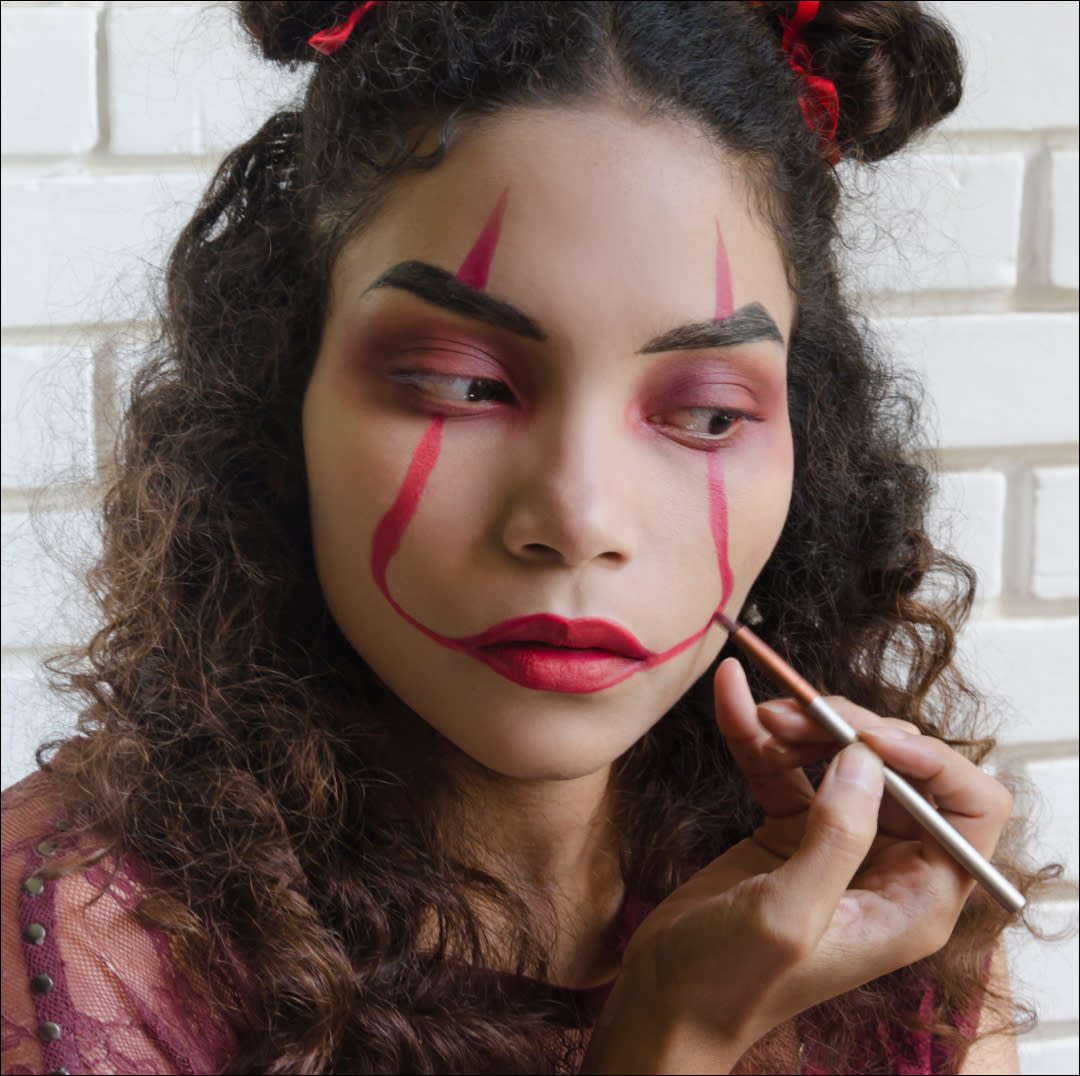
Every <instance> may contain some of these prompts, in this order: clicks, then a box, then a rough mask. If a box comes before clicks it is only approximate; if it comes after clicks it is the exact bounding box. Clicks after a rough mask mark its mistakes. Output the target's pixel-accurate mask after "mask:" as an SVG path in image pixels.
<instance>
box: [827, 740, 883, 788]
mask: <svg viewBox="0 0 1080 1076" xmlns="http://www.w3.org/2000/svg"><path fill="white" fill-rule="evenodd" d="M836 779H837V780H838V781H843V782H844V783H845V784H849V785H858V786H859V787H860V788H862V789H863V790H864V791H866V792H869V793H871V794H872V795H875V796H876V795H877V793H878V790H879V789H880V788H881V761H880V759H879V758H878V757H877V755H875V754H874V752H873V751H871V750H870V748H869V747H864V746H863V745H862V744H858V743H856V744H852V745H851V746H850V747H845V748H844V750H843V751H841V752H840V755H839V757H838V758H837V761H836Z"/></svg>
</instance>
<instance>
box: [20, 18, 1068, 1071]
mask: <svg viewBox="0 0 1080 1076" xmlns="http://www.w3.org/2000/svg"><path fill="white" fill-rule="evenodd" d="M937 7H938V8H939V9H940V10H941V11H942V12H943V14H944V15H945V16H946V18H948V19H949V20H950V21H952V22H953V23H954V25H955V26H956V27H957V28H958V30H959V31H960V33H961V35H962V38H963V40H964V44H965V49H966V53H967V57H968V62H969V81H968V85H967V90H966V96H965V101H964V104H963V105H962V106H961V108H960V110H959V111H958V113H957V114H956V115H955V116H954V117H952V118H951V119H950V120H949V121H948V123H947V124H946V125H945V127H944V129H943V131H941V132H938V133H936V134H933V135H931V136H930V137H929V138H928V139H927V141H926V143H925V144H924V145H923V146H922V147H921V151H920V152H919V153H916V154H912V155H910V156H908V157H907V158H906V159H904V160H902V161H899V162H892V163H889V164H887V165H885V166H884V167H882V168H879V169H876V170H867V169H864V170H853V169H848V170H847V171H846V175H845V179H846V181H847V182H848V183H849V184H850V185H851V187H852V188H853V189H855V190H865V191H868V192H869V194H870V198H869V201H868V202H867V203H866V204H865V205H864V206H863V207H862V208H861V209H858V210H856V211H854V212H853V213H852V215H851V218H850V221H849V233H850V235H851V236H852V238H853V241H854V242H853V246H854V250H853V253H852V255H851V261H852V265H853V267H854V269H855V271H856V274H857V275H856V281H857V285H856V286H857V288H858V291H859V293H860V294H861V295H863V296H864V298H865V301H866V303H867V309H868V311H869V312H871V313H872V314H873V315H874V317H875V319H876V326H877V329H878V332H879V334H880V336H881V338H882V341H883V343H884V344H885V345H886V346H888V347H890V348H891V349H892V350H893V352H894V353H895V354H897V355H898V357H899V360H900V361H902V362H904V363H905V364H906V365H908V366H910V367H912V368H914V369H916V370H917V371H919V372H920V373H921V374H922V375H923V376H924V377H925V379H926V382H927V385H928V390H929V393H930V396H931V397H932V399H933V402H934V405H935V408H936V413H937V418H936V428H937V435H938V439H939V441H940V445H941V448H940V451H939V460H940V465H941V468H942V471H943V476H942V482H941V492H940V497H939V510H938V512H937V515H936V524H935V525H936V526H937V528H938V532H939V533H940V534H941V535H942V536H943V538H945V539H947V541H948V543H949V544H950V545H951V546H952V547H953V548H955V549H956V550H957V551H959V552H960V553H961V554H963V555H964V556H966V557H967V558H968V559H969V560H970V561H971V562H972V563H973V564H974V565H975V566H976V568H977V569H978V571H979V574H980V577H981V580H982V589H981V593H980V602H979V605H978V611H977V616H976V621H975V623H973V624H972V625H971V626H970V627H969V628H968V630H967V632H966V634H965V650H966V652H967V655H968V660H969V663H970V664H971V665H972V666H973V667H975V668H977V669H979V670H980V672H981V677H982V682H984V683H985V684H987V686H988V687H989V688H990V689H991V690H993V691H995V692H996V693H997V694H998V695H999V696H1000V697H1001V699H1002V701H1003V703H1004V704H1005V712H1006V714H1007V715H1008V716H1007V719H1006V724H1005V726H1004V729H1003V748H1002V753H1001V761H1002V762H1009V761H1010V760H1011V761H1012V762H1013V763H1015V764H1017V765H1019V766H1020V767H1021V768H1022V769H1024V770H1025V771H1026V772H1027V774H1028V775H1029V777H1030V778H1032V779H1033V781H1034V782H1035V783H1036V785H1037V786H1038V787H1039V789H1040V790H1041V791H1042V793H1043V795H1044V797H1045V800H1046V805H1045V811H1046V814H1045V817H1044V819H1043V821H1042V823H1041V825H1040V827H1039V848H1038V849H1037V851H1039V852H1040V853H1045V854H1052V855H1054V856H1055V857H1057V858H1058V859H1060V860H1061V861H1062V862H1063V863H1065V864H1066V869H1067V874H1068V877H1069V878H1071V879H1072V880H1073V881H1075V880H1076V878H1077V870H1078V866H1077V856H1078V853H1077V753H1078V752H1077V741H1078V733H1077V717H1076V713H1077V711H1076V710H1075V709H1073V707H1075V706H1076V705H1077V704H1076V699H1077V698H1078V697H1080V686H1078V684H1077V652H1078V635H1080V633H1078V623H1080V621H1078V617H1077V614H1078V592H1080V587H1078V581H1077V580H1078V568H1077V531H1078V525H1077V455H1078V452H1077V449H1078V445H1077V441H1078V432H1077V422H1078V406H1077V399H1078V388H1080V378H1078V362H1077V353H1078V351H1080V334H1078V327H1080V319H1078V315H1077V287H1078V269H1077V264H1078V256H1077V235H1078V225H1077V205H1078V200H1080V199H1078V155H1077V141H1078V130H1077V112H1078V78H1077V49H1076V41H1077V37H1078V19H1077V13H1078V5H1076V4H1073V3H1034V2H1030V0H1029V2H1028V3H1026V4H972V3H963V2H942V3H939V4H938V5H937ZM2 19H3V34H2V53H3V54H2V67H0V70H2V76H3V146H2V151H3V157H2V176H0V179H2V184H3V211H4V220H3V233H4V265H3V277H2V313H0V326H2V327H0V343H2V345H3V350H2V357H3V393H2V396H3V414H2V419H3V446H2V447H3V452H2V471H3V494H2V497H3V500H2V505H0V509H2V514H0V526H2V538H3V541H2V554H3V562H4V588H3V630H2V639H0V642H2V646H3V650H2V654H0V674H2V682H3V701H4V708H3V779H4V783H5V784H6V783H8V782H9V781H11V780H13V779H15V778H17V777H18V776H20V775H21V774H23V773H25V772H26V771H27V769H28V768H29V766H30V765H31V762H30V759H31V754H32V750H33V747H34V745H35V744H36V743H37V742H39V741H40V740H41V739H44V738H46V737H48V736H49V735H51V734H55V733H57V732H60V731H62V730H63V729H64V728H65V727H68V726H69V724H70V720H71V719H70V715H68V714H66V713H65V711H64V709H63V707H62V704H61V703H59V702H58V701H56V700H53V699H51V698H50V696H48V695H47V693H46V692H45V689H44V688H43V686H42V684H41V681H40V676H39V675H38V674H36V673H35V664H36V661H37V660H38V658H39V657H40V655H41V654H42V653H43V652H44V649H47V647H48V646H50V645H52V644H55V643H58V642H63V641H64V640H65V639H66V638H70V637H72V635H73V634H74V633H77V632H78V630H79V624H80V614H79V612H78V599H77V596H76V591H75V588H74V585H73V583H72V582H71V578H70V576H69V575H66V574H65V570H64V568H63V567H61V566H58V565H57V564H56V563H55V562H54V561H53V560H50V558H49V557H48V556H47V555H46V554H45V553H43V552H42V551H41V548H40V545H39V543H38V542H37V540H36V539H35V537H34V530H33V528H32V527H31V525H30V522H29V518H28V510H29V507H30V504H31V502H32V500H33V498H34V496H35V492H36V490H37V489H38V488H39V487H40V486H42V485H44V484H46V483H51V484H52V485H51V487H50V488H51V492H50V493H49V495H48V496H49V497H50V498H51V499H50V500H49V501H47V503H46V509H47V510H46V511H45V512H44V514H43V516H42V519H41V521H40V523H41V524H42V525H43V527H44V531H45V533H46V535H47V536H49V537H50V540H51V542H52V544H53V545H54V546H55V547H56V548H59V549H62V550H63V551H64V554H65V558H66V559H69V560H70V555H71V554H72V552H74V553H76V554H78V553H79V552H80V551H84V550H87V549H92V548H93V544H94V541H95V538H94V529H93V526H92V524H91V523H89V521H88V520H87V518H86V517H85V516H84V515H83V514H81V513H80V511H79V510H80V509H81V508H82V507H83V506H84V505H85V503H87V498H89V497H91V493H90V487H89V483H90V481H91V480H92V478H93V475H94V472H95V467H96V464H97V446H98V445H101V444H106V443H107V441H108V434H109V429H108V426H109V421H110V418H111V414H112V410H113V407H114V389H113V386H114V383H115V381H116V380H118V379H119V380H122V379H123V370H122V369H120V370H117V369H114V368H113V363H114V362H117V363H122V352H121V353H120V354H121V358H119V359H116V358H114V353H113V352H111V351H107V350H104V349H98V352H97V354H96V357H92V356H91V352H90V350H89V348H88V346H87V345H88V344H93V343H94V342H95V341H98V340H100V339H101V338H102V332H101V330H100V329H99V328H97V325H98V323H100V322H102V321H104V322H106V323H108V322H110V321H114V320H115V319H124V320H125V321H128V320H129V319H131V318H133V317H135V318H137V317H141V316H144V315H145V313H146V311H147V309H148V305H147V303H146V302H145V300H143V299H141V298H140V294H141V281H142V280H143V279H144V278H145V275H146V271H147V265H148V264H151V265H155V264H160V259H161V257H162V252H163V251H164V249H165V246H166V243H167V239H168V237H169V236H170V235H171V234H172V233H173V232H174V231H175V229H176V226H177V224H178V223H179V222H180V221H181V220H183V219H184V218H185V216H186V215H187V213H188V212H189V210H190V207H191V205H192V204H193V202H194V200H195V198H196V197H197V195H198V192H199V190H200V189H201V186H202V184H203V183H204V182H205V179H206V177H207V175H208V174H209V172H210V171H211V169H212V168H213V166H214V163H215V161H216V159H217V157H218V156H219V155H220V153H221V152H222V151H223V150H225V149H226V148H228V147H229V146H231V145H232V144H234V143H235V142H237V141H239V140H240V139H242V138H243V137H244V136H245V134H246V132H248V131H251V130H254V128H255V127H256V126H257V124H258V122H259V121H260V118H261V117H262V116H264V115H266V114H268V113H269V111H270V110H271V107H272V104H274V103H278V102H282V101H285V100H287V99H288V98H289V97H290V96H291V95H293V94H295V93H296V92H297V89H298V87H299V86H300V84H301V81H302V77H303V73H302V72H301V73H299V74H297V75H289V74H287V73H286V74H282V73H280V72H277V71H274V70H270V69H268V68H267V66H266V65H262V64H260V63H258V62H257V61H256V60H255V59H254V58H253V57H252V56H251V55H250V53H249V52H248V51H247V50H246V47H245V46H243V45H242V44H240V43H239V41H238V40H237V38H236V37H235V35H234V34H233V33H232V30H231V28H230V24H229V21H228V14H227V12H225V11H224V10H222V7H219V6H207V5H205V4H200V3H188V4H181V3H177V4H163V3H160V2H158V3H119V2H111V3H110V2H92V3H63V4H60V3H56V4H53V3H6V4H5V5H4V7H3V11H2ZM42 55H47V56H48V58H49V63H48V64H47V65H44V64H41V63H40V62H39V58H40V57H41V56H42ZM882 229H883V231H884V236H885V237H884V238H882V234H883V232H882ZM128 331H130V326H128ZM135 331H136V332H137V331H138V326H136V329H135ZM58 399H59V400H62V401H63V403H62V405H60V406H58V405H57V400H58ZM57 483H59V485H57ZM76 559H77V557H76ZM1059 897H1060V899H1057V900H1055V901H1053V902H1051V903H1049V904H1047V905H1044V906H1042V907H1040V908H1038V909H1036V917H1037V918H1038V919H1039V920H1040V921H1044V922H1049V923H1052V924H1053V925H1054V926H1055V927H1058V926H1060V925H1061V924H1062V923H1068V922H1070V921H1071V922H1073V923H1075V921H1076V917H1077V906H1076V903H1075V900H1074V897H1073V896H1072V894H1071V893H1069V892H1068V891H1065V890H1062V892H1061V893H1060V894H1059ZM1076 945H1077V943H1076V935H1075V933H1074V934H1073V936H1072V938H1071V940H1069V941H1065V942H1061V941H1058V942H1052V943H1044V942H1038V941H1034V940H1032V939H1030V938H1028V937H1025V936H1022V935H1017V936H1015V937H1014V938H1012V939H1011V942H1010V958H1011V963H1012V967H1013V970H1014V974H1015V977H1016V980H1017V992H1018V994H1021V995H1023V996H1025V997H1027V998H1029V999H1031V1000H1032V1001H1033V1002H1034V1004H1035V1005H1036V1007H1037V1009H1038V1010H1039V1014H1040V1019H1041V1021H1042V1022H1041V1025H1040V1027H1039V1028H1038V1029H1037V1030H1036V1031H1035V1033H1034V1034H1032V1035H1030V1036H1028V1037H1027V1038H1026V1039H1025V1040H1024V1042H1023V1043H1022V1045H1021V1057H1022V1062H1023V1066H1024V1069H1025V1071H1027V1072H1039V1073H1074V1072H1076V1071H1077V1067H1078V1066H1077V1041H1078V1039H1077V1033H1078V1023H1077V1018H1078V1002H1077V948H1076Z"/></svg>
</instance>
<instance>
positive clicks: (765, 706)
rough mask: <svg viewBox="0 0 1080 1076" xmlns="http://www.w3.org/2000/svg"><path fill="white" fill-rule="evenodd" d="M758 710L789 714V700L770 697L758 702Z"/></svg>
mask: <svg viewBox="0 0 1080 1076" xmlns="http://www.w3.org/2000/svg"><path fill="white" fill-rule="evenodd" d="M758 709H759V710H768V712H769V713H770V714H790V713H791V702H790V701H789V700H788V699H770V700H769V701H768V702H760V703H758Z"/></svg>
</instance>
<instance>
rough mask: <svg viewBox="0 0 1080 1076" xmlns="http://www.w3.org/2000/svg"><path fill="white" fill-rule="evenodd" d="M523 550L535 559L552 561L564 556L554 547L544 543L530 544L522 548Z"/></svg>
mask: <svg viewBox="0 0 1080 1076" xmlns="http://www.w3.org/2000/svg"><path fill="white" fill-rule="evenodd" d="M522 550H523V552H525V553H528V554H530V555H531V556H534V557H546V558H548V559H551V558H561V556H562V554H560V553H559V551H558V550H557V549H555V548H554V547H553V546H550V545H545V544H544V543H543V542H528V543H526V544H525V545H524V546H522Z"/></svg>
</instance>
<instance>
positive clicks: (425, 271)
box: [364, 261, 547, 341]
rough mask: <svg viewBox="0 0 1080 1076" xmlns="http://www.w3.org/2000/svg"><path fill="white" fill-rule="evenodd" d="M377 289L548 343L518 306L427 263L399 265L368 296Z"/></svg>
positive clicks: (371, 288) (378, 280) (374, 285)
mask: <svg viewBox="0 0 1080 1076" xmlns="http://www.w3.org/2000/svg"><path fill="white" fill-rule="evenodd" d="M376 288H398V289H400V290H401V291H407V292H410V293H411V294H413V295H415V296H416V297H417V298H418V299H423V300H424V302H427V303H432V304H433V305H435V306H439V307H442V308H443V309H444V310H449V311H450V312H451V313H452V314H460V315H461V316H462V317H466V318H470V319H471V320H473V321H482V322H484V323H485V324H487V325H494V326H495V327H496V328H497V329H505V330H506V331H507V332H511V333H513V334H514V335H515V336H523V337H525V338H526V339H527V340H539V341H543V340H546V339H547V337H546V336H545V335H544V333H543V332H542V331H541V329H540V326H539V325H537V324H536V322H535V321H533V319H532V318H530V317H529V316H528V314H523V313H522V312H521V311H520V310H518V308H517V307H516V306H512V305H511V304H510V303H508V302H506V300H505V299H497V298H496V297H495V296H494V295H489V294H488V293H487V292H484V291H477V290H476V288H470V287H469V285H468V284H462V282H461V281H460V280H458V279H457V277H455V276H454V275H453V273H450V272H447V270H445V269H440V268H439V266H437V265H429V264H428V263H427V262H418V261H407V262H398V264H397V265H393V266H391V267H390V268H389V269H387V270H386V272H385V273H382V274H381V275H380V276H378V277H377V278H376V279H375V281H374V282H373V283H372V284H370V285H369V286H368V287H367V289H366V290H365V291H364V295H367V293H368V292H369V291H374V290H375V289H376Z"/></svg>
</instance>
